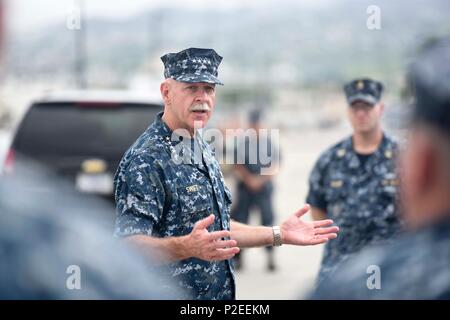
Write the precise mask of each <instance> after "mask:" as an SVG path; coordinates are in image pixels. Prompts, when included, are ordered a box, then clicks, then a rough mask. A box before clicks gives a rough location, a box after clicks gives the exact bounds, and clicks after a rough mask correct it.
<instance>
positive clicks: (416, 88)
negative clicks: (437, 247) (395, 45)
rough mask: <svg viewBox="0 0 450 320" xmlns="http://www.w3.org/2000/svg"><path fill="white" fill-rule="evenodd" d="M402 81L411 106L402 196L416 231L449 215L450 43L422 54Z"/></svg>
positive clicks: (437, 44)
mask: <svg viewBox="0 0 450 320" xmlns="http://www.w3.org/2000/svg"><path fill="white" fill-rule="evenodd" d="M408 78H409V83H410V88H411V92H412V93H413V94H414V100H415V101H414V103H413V110H412V123H411V129H410V133H409V138H408V145H407V147H406V151H405V153H404V154H403V157H402V164H403V165H402V167H403V171H404V172H403V177H402V191H403V194H402V197H403V206H404V214H405V216H406V218H407V221H408V222H409V223H410V226H411V227H420V226H423V225H426V224H429V223H433V222H434V221H436V220H439V219H441V218H443V216H445V215H448V214H450V212H448V211H449V210H450V38H447V39H446V40H441V41H438V42H436V43H435V44H433V45H431V47H429V48H426V49H424V50H423V52H422V53H421V54H420V57H419V59H417V61H416V62H415V63H414V64H413V65H412V67H411V69H410V73H409V77H408Z"/></svg>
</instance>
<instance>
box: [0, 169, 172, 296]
mask: <svg viewBox="0 0 450 320" xmlns="http://www.w3.org/2000/svg"><path fill="white" fill-rule="evenodd" d="M16 166H21V167H22V166H23V168H22V169H21V170H19V171H20V172H21V173H22V174H20V175H18V174H16V175H10V176H7V177H2V179H1V180H0V299H8V300H9V299H14V300H15V299H27V300H28V299H32V300H36V299H58V300H59V299H176V298H178V297H179V295H180V292H173V291H172V292H171V291H169V290H166V289H165V288H166V287H167V286H168V285H169V284H170V281H171V279H167V278H164V277H162V276H161V274H159V273H158V271H157V270H156V269H154V268H153V267H152V266H151V260H145V261H144V260H143V258H142V257H141V256H140V255H138V254H135V253H133V252H132V251H130V249H129V248H125V245H124V244H121V243H119V241H118V240H114V239H113V238H112V236H111V234H110V230H108V229H106V228H104V226H105V225H107V224H106V223H104V222H103V221H102V220H100V219H103V220H104V217H107V216H110V215H111V207H110V205H109V204H108V203H106V202H103V201H101V200H99V199H97V198H92V199H88V198H87V197H81V196H80V195H79V194H78V193H76V191H75V190H74V189H73V187H72V186H71V185H70V184H69V183H65V182H64V181H61V180H59V178H56V177H53V176H52V175H51V174H50V172H48V171H46V170H45V168H43V167H41V166H38V165H37V164H31V163H23V164H22V163H16ZM158 283H159V284H160V285H155V284H158Z"/></svg>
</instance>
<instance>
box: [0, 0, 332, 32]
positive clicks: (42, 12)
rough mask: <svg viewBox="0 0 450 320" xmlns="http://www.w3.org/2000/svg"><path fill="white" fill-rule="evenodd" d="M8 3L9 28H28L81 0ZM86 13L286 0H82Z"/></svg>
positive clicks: (59, 16) (56, 18)
mask: <svg viewBox="0 0 450 320" xmlns="http://www.w3.org/2000/svg"><path fill="white" fill-rule="evenodd" d="M3 1H4V2H6V7H7V17H6V18H7V24H8V26H9V28H10V30H11V31H12V32H28V31H31V30H33V29H35V28H39V27H42V26H44V25H48V24H51V23H58V22H63V23H64V22H65V21H66V20H67V17H68V15H69V13H70V11H71V8H73V6H74V5H76V4H77V3H79V1H83V0H3ZM84 1H85V3H86V12H87V15H88V17H92V16H97V17H98V16H103V17H118V18H124V17H127V16H130V15H134V14H136V13H138V12H142V11H145V10H147V9H150V8H155V7H159V6H162V5H164V6H171V5H172V6H184V7H194V8H203V7H212V6H214V7H219V8H222V9H226V8H230V7H232V8H235V7H237V6H239V7H251V6H256V5H261V3H263V2H275V3H280V5H281V4H283V2H285V1H286V0H283V1H277V0H84ZM328 1H333V0H327V1H324V0H321V1H315V0H307V1H305V0H303V1H302V4H305V3H306V4H307V5H314V6H317V5H320V6H325V5H326V2H328Z"/></svg>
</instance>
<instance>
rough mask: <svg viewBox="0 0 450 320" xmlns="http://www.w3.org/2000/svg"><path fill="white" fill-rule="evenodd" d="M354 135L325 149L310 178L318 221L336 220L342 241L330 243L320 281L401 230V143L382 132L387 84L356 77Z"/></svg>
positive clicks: (349, 88)
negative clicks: (398, 164)
mask: <svg viewBox="0 0 450 320" xmlns="http://www.w3.org/2000/svg"><path fill="white" fill-rule="evenodd" d="M344 90H345V93H346V96H347V101H348V104H349V108H348V117H349V120H350V122H351V124H352V127H353V135H352V136H351V137H348V138H346V139H345V140H343V141H340V142H339V143H337V144H336V145H334V146H333V147H331V148H330V149H328V150H326V151H325V152H324V153H323V154H322V155H321V156H320V158H319V160H318V161H317V163H316V164H315V166H314V168H313V170H312V172H311V175H310V179H309V194H308V196H307V200H306V201H307V203H309V204H310V205H311V206H312V211H311V212H312V216H313V218H314V219H324V218H326V217H329V218H331V219H333V220H334V221H335V222H336V224H337V225H338V226H339V227H340V228H341V233H340V236H339V239H337V240H336V241H333V242H330V243H327V245H326V247H325V251H324V256H323V260H322V264H321V268H320V271H319V276H318V282H320V281H321V280H322V279H323V278H324V277H325V276H327V275H329V274H330V273H331V272H332V271H333V270H334V268H335V267H336V266H337V265H338V264H339V263H340V262H341V261H343V260H345V259H346V258H347V257H348V256H349V255H351V254H354V253H355V252H357V251H359V250H360V249H361V248H363V247H364V246H367V245H369V244H373V243H377V242H380V241H383V240H385V239H387V238H390V237H392V236H393V235H395V234H397V233H398V231H399V219H398V215H397V206H396V197H397V185H398V178H397V172H396V155H397V145H396V143H395V142H394V141H393V140H392V139H391V138H390V137H388V136H387V135H386V134H385V133H384V132H383V131H382V129H381V115H382V113H383V108H384V106H383V103H382V102H381V101H380V98H381V94H382V90H383V86H382V84H381V83H380V82H377V81H373V80H371V79H356V80H354V81H352V82H350V83H348V84H347V85H346V86H345V87H344Z"/></svg>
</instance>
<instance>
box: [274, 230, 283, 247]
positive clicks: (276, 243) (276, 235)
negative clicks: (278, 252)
mask: <svg viewBox="0 0 450 320" xmlns="http://www.w3.org/2000/svg"><path fill="white" fill-rule="evenodd" d="M272 232H273V246H274V247H280V246H281V245H282V244H283V241H282V240H281V229H280V226H273V227H272Z"/></svg>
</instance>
